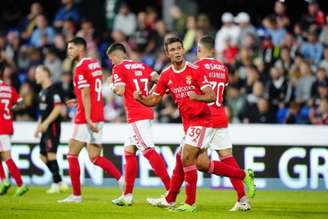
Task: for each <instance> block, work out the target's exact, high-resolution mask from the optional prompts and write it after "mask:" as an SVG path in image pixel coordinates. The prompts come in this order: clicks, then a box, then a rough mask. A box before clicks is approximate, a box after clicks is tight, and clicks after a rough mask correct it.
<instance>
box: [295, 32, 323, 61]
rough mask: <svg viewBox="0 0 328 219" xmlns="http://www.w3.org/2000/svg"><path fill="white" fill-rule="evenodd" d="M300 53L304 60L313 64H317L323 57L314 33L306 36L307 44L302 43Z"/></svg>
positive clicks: (320, 46)
mask: <svg viewBox="0 0 328 219" xmlns="http://www.w3.org/2000/svg"><path fill="white" fill-rule="evenodd" d="M300 52H301V53H302V55H303V56H304V58H306V59H308V60H309V61H311V62H312V63H313V64H318V63H319V61H320V60H321V57H322V55H323V46H322V44H321V43H320V42H319V41H318V36H317V34H316V33H315V32H314V31H311V32H309V33H308V34H307V42H304V43H303V44H302V46H301V48H300Z"/></svg>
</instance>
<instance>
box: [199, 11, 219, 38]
mask: <svg viewBox="0 0 328 219" xmlns="http://www.w3.org/2000/svg"><path fill="white" fill-rule="evenodd" d="M197 28H198V29H199V30H200V31H201V32H202V33H203V34H204V35H210V36H214V34H215V31H214V29H213V27H212V25H211V22H210V19H209V18H208V16H207V15H206V14H199V15H198V17H197Z"/></svg>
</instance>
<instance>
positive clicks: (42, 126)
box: [34, 123, 48, 138]
mask: <svg viewBox="0 0 328 219" xmlns="http://www.w3.org/2000/svg"><path fill="white" fill-rule="evenodd" d="M47 129H48V124H46V123H40V124H39V125H38V127H37V128H36V130H35V133H34V137H36V138H38V137H39V136H40V134H41V133H43V132H45V131H46V130H47Z"/></svg>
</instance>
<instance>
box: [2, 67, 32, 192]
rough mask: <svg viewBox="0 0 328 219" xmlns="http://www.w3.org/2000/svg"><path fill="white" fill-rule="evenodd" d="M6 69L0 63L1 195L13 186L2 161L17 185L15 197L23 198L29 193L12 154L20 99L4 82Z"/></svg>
mask: <svg viewBox="0 0 328 219" xmlns="http://www.w3.org/2000/svg"><path fill="white" fill-rule="evenodd" d="M4 68H5V66H4V64H3V63H2V62H0V124H1V125H0V156H1V159H0V179H1V184H0V195H4V194H6V193H7V191H8V189H9V188H10V186H11V185H10V182H9V180H8V179H6V176H5V172H4V169H3V166H2V161H4V162H5V163H6V165H7V167H8V170H9V173H10V175H11V176H12V177H13V178H14V179H15V182H16V185H17V189H16V192H15V196H21V195H24V194H25V193H26V192H27V191H28V188H27V186H26V185H24V184H23V180H22V176H21V174H20V171H19V169H18V168H17V166H16V164H15V162H14V161H13V160H12V158H11V153H10V150H11V142H10V136H11V135H12V134H13V133H14V128H13V116H12V107H13V106H14V105H16V104H18V102H19V101H20V97H19V96H18V94H17V92H16V91H15V89H14V88H13V87H11V86H9V85H8V84H6V83H5V82H4V81H2V79H3V71H4Z"/></svg>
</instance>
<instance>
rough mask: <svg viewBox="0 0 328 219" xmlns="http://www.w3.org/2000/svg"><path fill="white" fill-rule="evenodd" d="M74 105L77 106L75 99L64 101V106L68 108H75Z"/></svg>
mask: <svg viewBox="0 0 328 219" xmlns="http://www.w3.org/2000/svg"><path fill="white" fill-rule="evenodd" d="M76 104H77V101H76V99H69V100H67V101H66V105H67V106H68V107H70V108H71V107H75V106H76Z"/></svg>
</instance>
